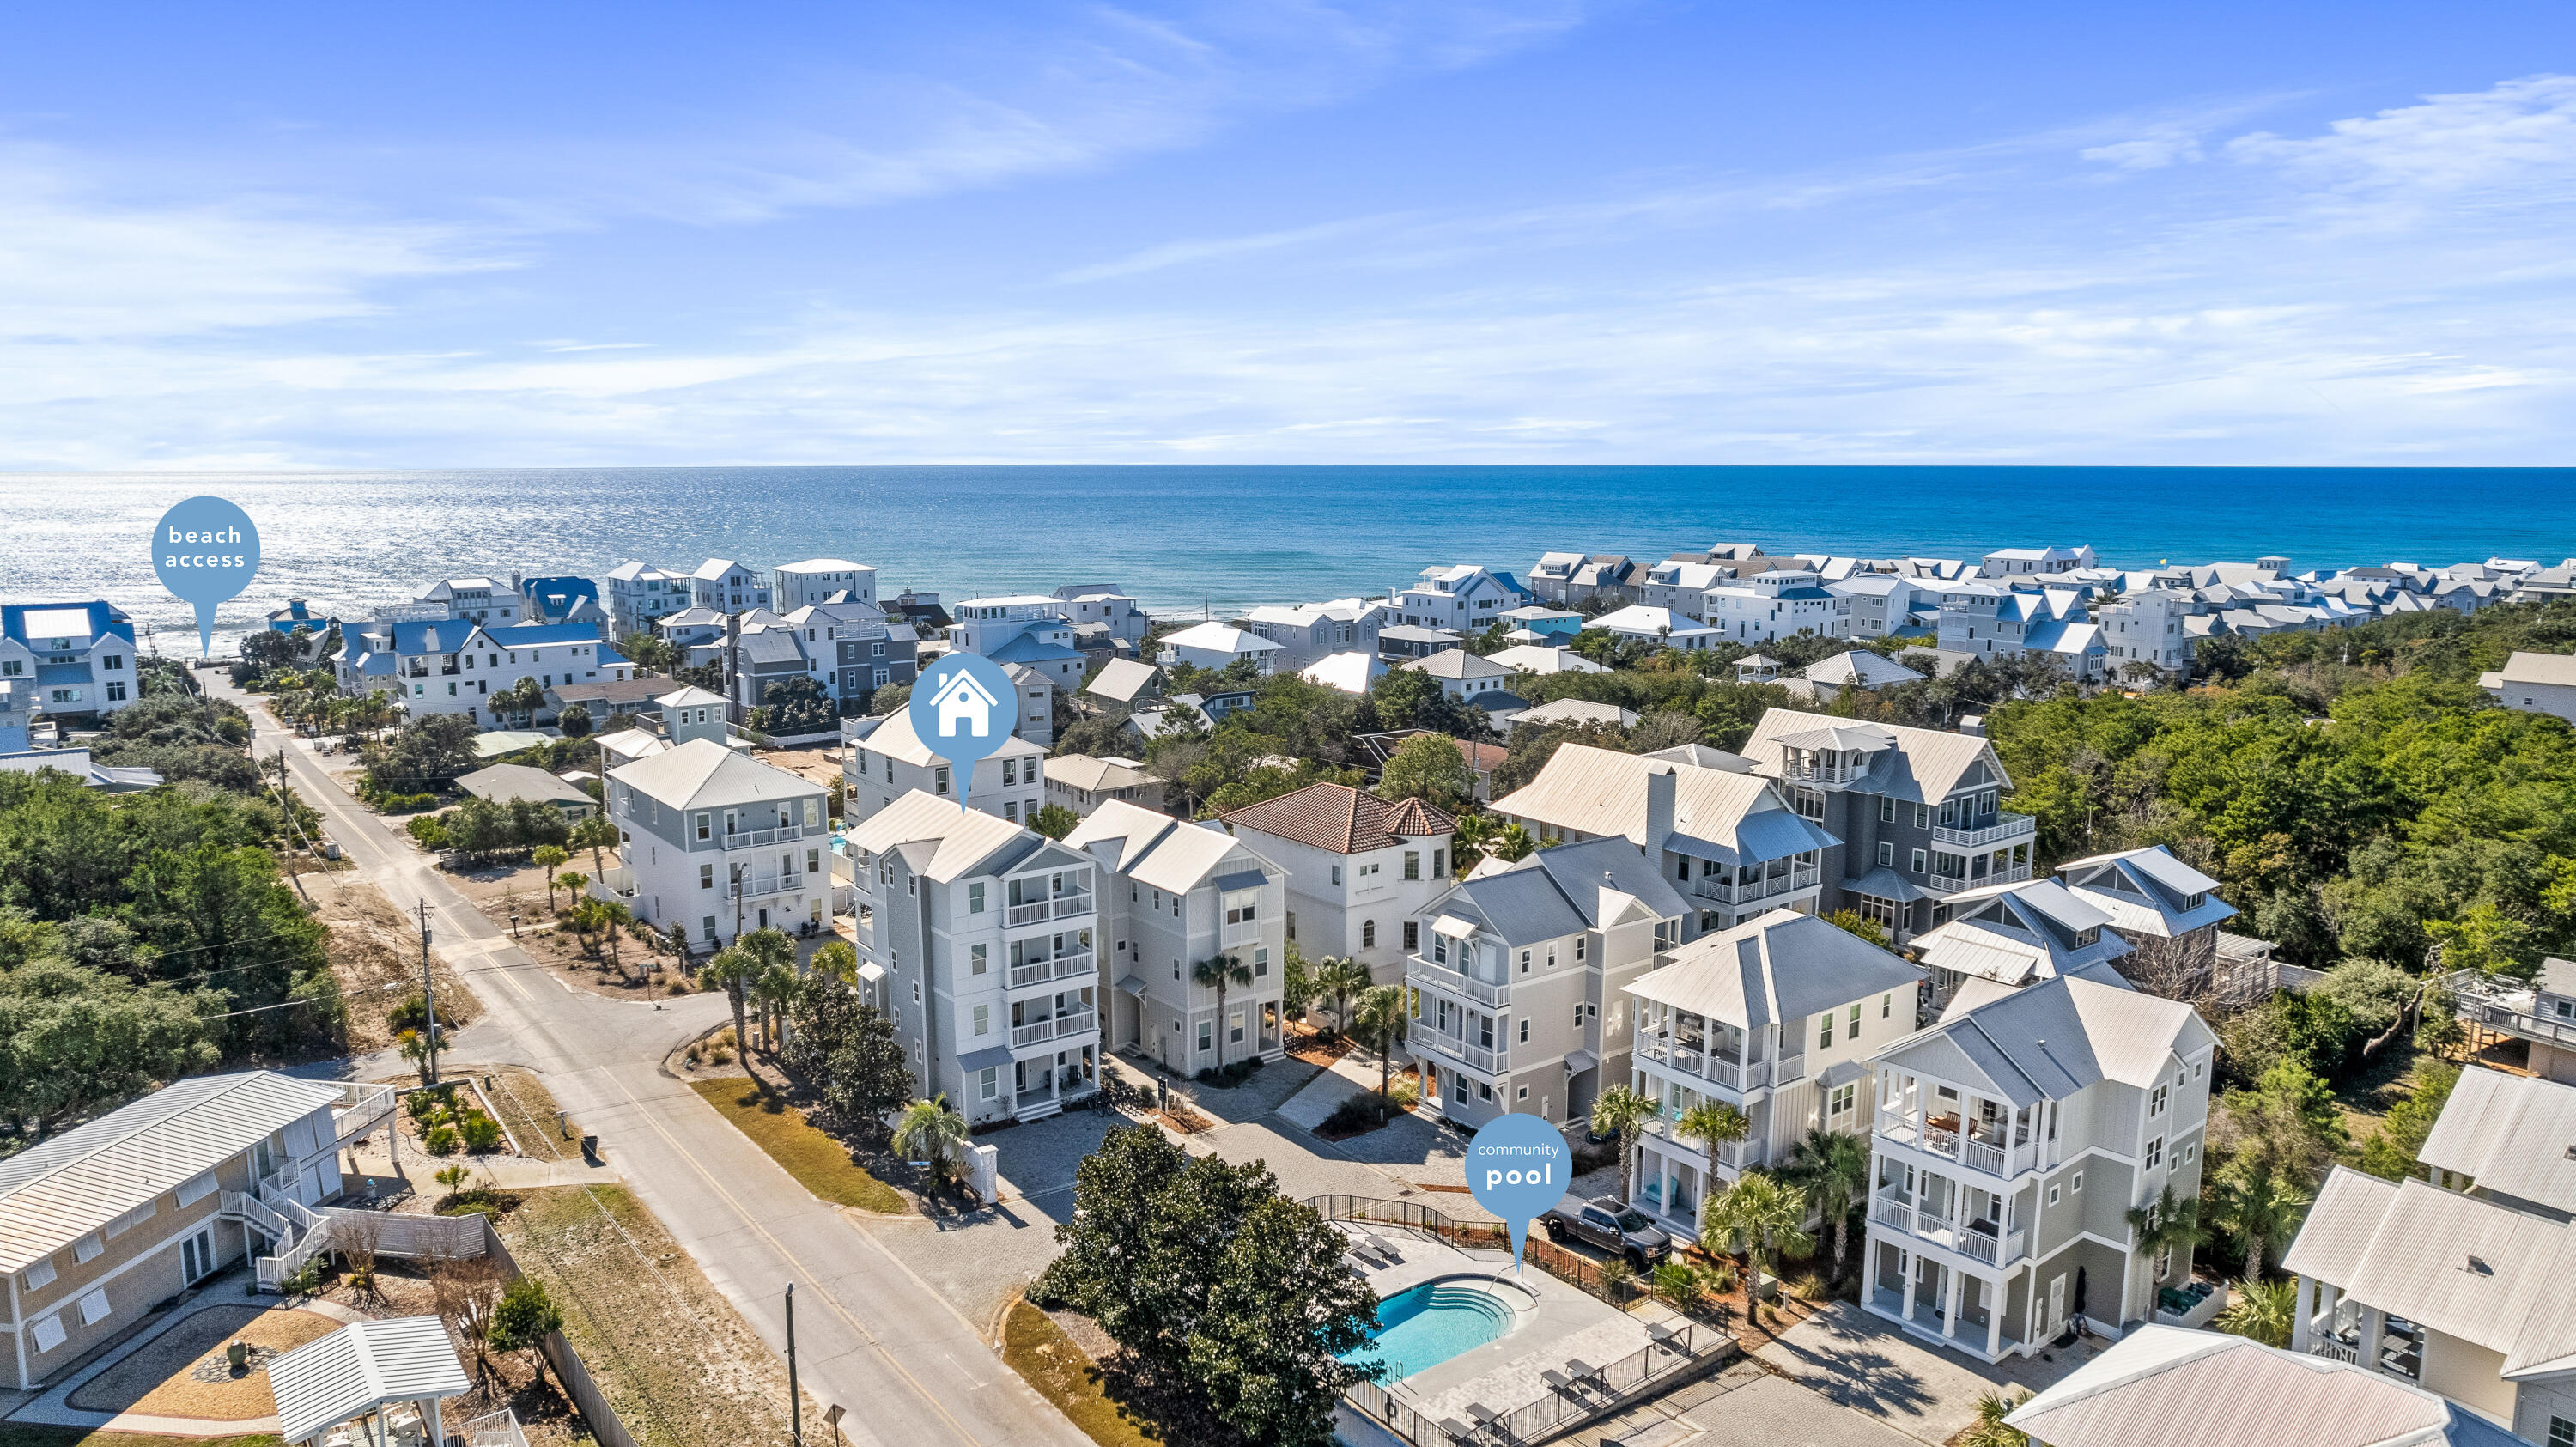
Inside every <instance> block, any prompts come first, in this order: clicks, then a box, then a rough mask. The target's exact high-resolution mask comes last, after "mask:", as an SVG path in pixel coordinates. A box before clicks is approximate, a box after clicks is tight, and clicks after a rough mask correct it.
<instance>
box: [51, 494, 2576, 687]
mask: <svg viewBox="0 0 2576 1447" xmlns="http://www.w3.org/2000/svg"><path fill="white" fill-rule="evenodd" d="M199 493H213V494H216V495H218V496H222V497H227V498H230V499H232V500H233V501H234V502H236V503H239V504H240V505H241V506H242V507H243V508H244V509H246V510H247V511H248V512H249V513H250V515H251V517H252V518H253V519H254V520H255V521H256V522H257V523H258V525H259V530H260V542H261V548H262V554H263V556H262V561H261V566H260V572H259V578H258V581H257V582H256V583H255V584H253V585H252V587H251V589H250V591H249V592H247V593H245V594H243V595H242V597H240V598H239V599H237V600H235V601H234V602H233V603H230V604H228V605H226V606H225V607H224V609H223V610H222V612H221V615H220V620H219V627H218V631H219V634H223V635H232V634H237V633H239V632H241V631H244V630H246V629H248V628H251V627H255V626H257V621H258V619H259V618H260V617H262V616H264V615H265V614H266V613H267V611H268V610H270V609H272V608H276V607H279V606H282V605H283V604H284V602H285V600H286V599H287V598H288V597H290V596H294V597H301V598H305V599H307V600H309V601H310V602H311V603H312V604H313V605H314V606H315V607H317V608H319V609H321V610H323V611H325V612H327V613H331V614H336V615H339V616H343V617H356V616H364V615H365V614H366V613H368V612H369V611H370V610H371V609H373V608H375V607H377V606H380V605H383V604H388V603H394V602H399V601H402V600H404V599H406V598H408V597H410V596H411V594H412V592H413V590H414V589H415V588H417V587H418V586H419V585H421V584H422V583H425V582H427V581H429V580H431V579H433V578H438V577H443V576H449V575H457V574H474V573H488V574H497V575H503V576H506V575H507V574H509V573H511V572H514V571H515V572H519V573H524V574H528V575H531V576H537V575H550V574H575V575H581V576H587V577H593V578H596V577H600V576H602V575H604V574H605V573H607V571H608V570H609V569H611V568H613V567H615V566H617V564H619V563H621V562H624V561H626V560H627V559H629V558H641V559H643V560H645V561H647V562H652V563H657V564H660V565H662V566H666V567H677V568H682V569H687V568H692V567H695V566H696V565H697V564H698V563H699V562H701V561H702V560H704V559H706V558H709V557H730V558H734V559H737V560H739V561H742V562H745V563H749V564H752V565H754V566H763V567H765V566H768V565H771V564H775V563H781V562H790V561H794V560H797V559H800V558H808V557H845V558H851V559H855V560H857V561H859V562H863V563H870V564H874V565H875V567H876V568H877V579H878V586H879V589H880V591H881V592H883V593H889V594H890V593H893V592H896V591H899V590H901V589H903V588H906V587H917V588H922V589H925V590H937V591H938V592H939V593H940V594H941V595H942V596H943V598H945V599H947V600H949V601H952V602H953V601H954V600H956V599H959V598H965V597H970V596H974V595H976V594H992V593H1020V592H1039V593H1045V592H1052V591H1053V590H1054V589H1055V588H1056V587H1057V586H1058V585H1060V584H1064V583H1072V582H1105V583H1115V584H1118V585H1121V586H1123V587H1124V588H1126V589H1127V590H1128V591H1129V592H1131V593H1133V594H1135V595H1136V596H1138V597H1139V598H1141V599H1142V600H1143V601H1144V603H1145V606H1146V607H1147V608H1148V609H1150V610H1153V611H1156V612H1186V613H1192V614H1195V613H1198V612H1200V611H1201V610H1212V611H1214V612H1216V613H1217V614H1219V615H1222V614H1224V613H1226V612H1227V611H1229V610H1236V609H1241V608H1244V607H1248V606H1252V605H1255V604H1261V603H1290V602H1299V601H1305V600H1312V599H1323V598H1332V597H1343V596H1348V595H1351V594H1354V593H1375V594H1383V593H1384V592H1385V591H1386V590H1387V589H1388V588H1389V587H1391V586H1394V585H1397V584H1400V583H1403V582H1406V581H1409V580H1411V579H1412V578H1413V576H1414V575H1415V574H1416V573H1418V572H1420V571H1421V570H1422V569H1423V568H1424V567H1426V566H1430V565H1433V564H1446V563H1453V562H1480V563H1483V564H1486V565H1487V566H1490V567H1496V568H1501V569H1504V570H1507V571H1509V572H1511V573H1513V574H1515V575H1518V574H1521V573H1524V572H1526V571H1527V570H1528V568H1529V565H1530V564H1531V563H1532V562H1533V561H1535V560H1536V559H1537V557H1538V555H1539V554H1540V553H1542V552H1546V551H1550V550H1571V549H1582V550H1584V551H1587V552H1606V553H1625V554H1627V555H1629V556H1631V557H1635V558H1638V559H1640V560H1650V559H1660V558H1662V557H1664V556H1666V555H1667V554H1669V553H1672V552H1675V551H1677V550H1680V549H1684V548H1702V547H1706V546H1707V545H1709V544H1711V543H1715V542H1721V541H1724V542H1752V543H1758V544H1760V545H1761V546H1762V548H1763V549H1764V550H1765V551H1769V552H1829V553H1836V554H1857V555H1861V556H1866V557H1889V556H1901V555H1906V554H1915V555H1925V556H1933V557H1974V556H1977V555H1980V554H1982V553H1984V552H1985V551H1987V550H1989V549H1992V548H1998V547H2014V546H2043V545H2048V544H2067V545H2073V544H2078V543H2089V544H2091V545H2092V546H2093V548H2094V550H2095V552H2096V553H2098V554H2099V555H2100V556H2101V558H2102V560H2103V561H2104V562H2105V563H2106V564H2110V565H2114V566H2125V567H2143V566H2151V565H2154V564H2157V563H2160V562H2165V561H2172V562H2177V563H2180V562H2206V561H2212V560H2220V559H2237V560H2251V559H2253V558H2255V557H2257V556H2261V555H2265V554H2282V555H2285V556H2287V557H2289V558H2290V559H2291V563H2292V566H2293V567H2294V568H2298V569H2307V568H2312V567H2339V566H2351V565H2355V564H2360V563H2381V562H2389V561H2393V560H2394V561H2407V562H2416V563H2422V564H2426V565H2435V566H2438V565H2441V564H2445V563H2453V562H2459V561H2464V560H2483V559H2486V558H2488V557H2494V556H2503V557H2521V558H2538V559H2540V560H2542V561H2543V562H2549V563H2555V562H2558V561H2560V560H2562V559H2564V558H2567V557H2568V556H2570V555H2571V554H2576V468H2546V469H2504V468H2112V467H1366V466H1359V467H1272V466H1235V467H1109V466H1072V467H806V468H791V467H677V468H664V467H630V468H600V469H587V470H585V469H543V470H535V469H532V470H527V471H444V472H440V471H422V472H368V473H294V474H279V473H265V474H207V473H162V474H149V473H118V474H83V475H54V474H32V473H21V474H7V475H0V499H5V501H6V509H5V516H6V518H7V523H6V525H5V526H6V534H5V536H6V542H5V543H0V599H5V600H9V601H19V600H62V599H78V598H92V597H101V596H104V597H106V598H107V599H109V600H110V601H112V602H114V603H116V604H118V605H119V606H120V607H123V608H124V609H126V610H127V611H128V612H129V613H131V614H132V615H134V617H135V619H136V621H137V622H138V623H145V624H150V625H153V626H154V627H155V628H156V629H158V630H160V631H162V632H166V633H170V634H173V635H174V636H176V637H178V638H181V639H184V638H185V637H187V636H188V635H191V634H193V633H194V632H195V627H194V622H193V614H192V613H191V612H190V611H189V610H188V609H187V608H186V607H185V606H184V605H182V604H180V603H179V602H178V600H176V599H174V598H172V597H170V596H169V595H168V594H167V593H166V592H164V591H163V590H162V588H161V586H160V583H159V580H158V579H157V578H156V577H155V576H154V574H153V572H152V568H151V563H150V554H149V550H148V547H147V542H146V540H147V538H148V537H149V535H150V532H151V529H152V525H153V523H154V521H155V520H156V519H158V518H159V516H160V515H161V513H162V511H163V510H164V509H166V508H168V507H169V506H170V504H172V503H174V502H176V501H178V500H179V499H181V498H184V497H190V496H194V495H196V494H199ZM173 651H184V648H183V646H182V645H175V644H174V645H173Z"/></svg>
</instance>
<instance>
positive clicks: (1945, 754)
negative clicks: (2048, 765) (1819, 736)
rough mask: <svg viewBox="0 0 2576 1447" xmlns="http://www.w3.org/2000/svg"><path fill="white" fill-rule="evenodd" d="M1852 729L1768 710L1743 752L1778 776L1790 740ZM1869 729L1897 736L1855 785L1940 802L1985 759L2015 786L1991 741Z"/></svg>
mask: <svg viewBox="0 0 2576 1447" xmlns="http://www.w3.org/2000/svg"><path fill="white" fill-rule="evenodd" d="M1851 727H1852V723H1851V720H1849V719H1842V718H1836V717H1834V716H1832V715H1831V714H1821V713H1801V712H1799V711H1797V710H1794V709H1785V708H1774V709H1766V710H1765V711H1764V712H1763V714H1762V719H1761V721H1760V722H1758V723H1756V724H1755V725H1754V726H1753V736H1752V737H1751V738H1749V739H1747V740H1745V743H1744V748H1743V753H1744V756H1745V757H1746V758H1749V759H1751V760H1753V767H1754V768H1755V769H1756V770H1757V771H1759V772H1761V773H1764V774H1769V775H1772V776H1774V777H1777V776H1778V775H1779V773H1780V771H1781V764H1782V760H1781V747H1782V741H1783V740H1784V739H1786V738H1788V737H1790V736H1792V735H1797V734H1803V733H1812V732H1815V731H1817V730H1821V729H1849V728H1851ZM1868 727H1871V728H1874V729H1877V730H1879V731H1880V732H1882V733H1884V734H1886V735H1887V736H1888V737H1889V738H1890V739H1891V740H1893V746H1892V747H1882V748H1880V749H1879V751H1878V752H1877V753H1876V754H1875V755H1874V756H1873V757H1872V758H1871V759H1870V768H1869V773H1868V775H1867V776H1866V777H1865V779H1864V781H1863V782H1862V783H1861V784H1859V785H1857V786H1855V787H1857V788H1861V789H1863V790H1866V791H1867V792H1871V793H1884V794H1887V795H1890V796H1891V797H1894V798H1898V799H1906V800H1911V801H1913V802H1915V803H1918V804H1938V803H1940V802H1941V801H1942V800H1943V799H1946V798H1948V797H1949V795H1950V791H1951V790H1953V789H1956V788H1957V787H1959V781H1960V780H1961V779H1963V778H1965V777H1966V776H1967V773H1968V770H1969V769H1971V768H1972V767H1974V766H1975V765H1976V764H1978V763H1979V762H1980V761H1982V762H1983V763H1984V764H1985V766H1986V768H1987V769H1988V770H1989V771H1991V772H1992V773H1993V775H1994V781H1995V784H1996V786H1997V787H1999V788H2001V789H2004V790H2007V791H2009V790H2010V789H2011V788H2012V779H2011V777H2010V776H2008V775H2007V774H2005V773H2004V766H2003V761H2002V760H2000V759H1998V758H1996V757H1995V755H1994V746H1993V745H1992V744H1990V743H1989V742H1987V741H1986V740H1985V739H1982V738H1978V737H1975V736H1973V735H1970V734H1953V733H1943V732H1941V731H1940V730H1938V729H1918V728H1912V727H1908V726H1906V725H1903V724H1871V725H1868Z"/></svg>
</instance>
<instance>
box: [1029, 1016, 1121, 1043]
mask: <svg viewBox="0 0 2576 1447" xmlns="http://www.w3.org/2000/svg"><path fill="white" fill-rule="evenodd" d="M1099 1029H1100V1014H1099V1012H1098V1011H1096V1010H1082V1011H1078V1012H1075V1013H1073V1014H1067V1015H1058V1016H1055V1017H1054V1018H1052V1019H1047V1020H1031V1021H1029V1022H1027V1023H1026V1024H1022V1025H1014V1026H1012V1027H1011V1043H1012V1044H1013V1045H1015V1046H1018V1045H1035V1044H1037V1043H1038V1042H1039V1041H1041V1040H1061V1039H1064V1038H1065V1037H1067V1036H1073V1035H1091V1034H1096V1033H1098V1031H1099Z"/></svg>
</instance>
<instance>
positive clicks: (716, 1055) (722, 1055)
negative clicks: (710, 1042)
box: [707, 1045, 733, 1065]
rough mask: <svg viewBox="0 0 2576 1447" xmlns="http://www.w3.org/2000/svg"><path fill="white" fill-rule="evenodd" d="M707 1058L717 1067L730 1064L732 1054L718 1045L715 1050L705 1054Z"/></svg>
mask: <svg viewBox="0 0 2576 1447" xmlns="http://www.w3.org/2000/svg"><path fill="white" fill-rule="evenodd" d="M707 1058H708V1059H709V1060H712V1061H714V1062H715V1063H716V1064H718V1065H726V1064H730V1063H732V1061H733V1052H732V1051H730V1050H727V1049H726V1048H724V1047H723V1046H721V1045H719V1046H717V1047H716V1048H715V1049H713V1050H710V1051H708V1052H707Z"/></svg>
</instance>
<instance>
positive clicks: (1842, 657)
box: [1807, 648, 1923, 688]
mask: <svg viewBox="0 0 2576 1447" xmlns="http://www.w3.org/2000/svg"><path fill="white" fill-rule="evenodd" d="M1807 681H1808V682H1809V683H1829V684H1835V685H1841V686H1850V687H1855V688H1885V687H1887V686H1888V685H1890V684H1897V683H1920V682H1922V681H1923V675H1922V674H1919V673H1917V672H1915V671H1914V670H1913V669H1910V668H1908V667H1906V666H1905V665H1904V664H1902V663H1899V662H1897V661H1896V660H1895V659H1892V658H1889V657H1888V656H1886V655H1885V654H1882V653H1875V652H1872V651H1870V650H1869V649H1866V648H1855V649H1853V650H1851V651H1850V652H1848V653H1837V654H1835V655H1834V656H1833V657H1831V658H1826V659H1821V660H1819V661H1817V662H1815V663H1811V664H1808V665H1807Z"/></svg>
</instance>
